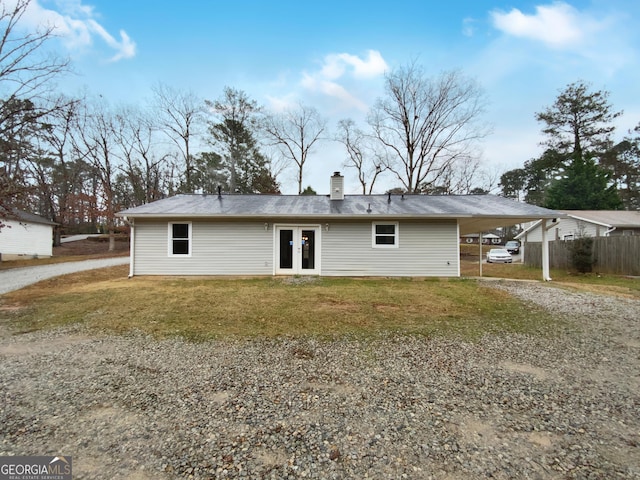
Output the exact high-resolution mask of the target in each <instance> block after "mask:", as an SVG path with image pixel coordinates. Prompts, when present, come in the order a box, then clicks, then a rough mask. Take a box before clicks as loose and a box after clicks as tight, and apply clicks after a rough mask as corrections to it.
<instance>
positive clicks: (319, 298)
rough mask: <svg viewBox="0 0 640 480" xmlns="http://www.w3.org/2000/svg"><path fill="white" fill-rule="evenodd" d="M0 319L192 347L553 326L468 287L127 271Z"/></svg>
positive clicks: (20, 306) (96, 276)
mask: <svg viewBox="0 0 640 480" xmlns="http://www.w3.org/2000/svg"><path fill="white" fill-rule="evenodd" d="M96 272H101V273H96ZM0 320H2V321H4V322H7V323H8V324H9V325H10V326H11V328H12V329H13V330H14V331H16V332H20V331H32V330H39V329H47V328H53V327H56V326H62V325H69V324H75V323H80V324H83V325H86V326H87V327H89V328H90V329H93V330H96V331H106V332H110V333H118V334H124V333H127V332H131V331H141V332H145V333H149V334H152V335H154V336H157V337H167V336H181V337H185V338H188V339H193V340H207V339H212V338H224V337H278V336H292V337H300V336H316V337H327V338H335V337H340V336H345V335H347V336H354V335H355V336H376V335H385V334H389V333H402V334H416V335H427V336H432V335H446V336H459V337H462V338H465V339H469V340H473V339H477V338H479V337H480V336H482V335H484V334H487V333H502V332H504V333H507V332H519V333H533V332H541V331H544V330H546V327H547V326H548V325H549V324H550V323H551V322H553V320H552V319H551V318H549V316H548V315H546V314H544V313H542V312H541V311H540V310H538V309H533V308H532V307H529V306H526V307H523V304H522V303H521V302H519V301H518V300H516V299H514V298H512V297H511V296H509V295H508V294H506V293H505V292H502V291H498V290H494V289H492V288H490V287H489V286H487V285H485V284H483V283H482V282H477V281H475V280H464V279H449V280H447V279H442V280H440V279H435V280H434V279H429V280H428V281H425V280H419V279H348V278H337V279H331V278H312V279H305V278H299V279H296V278H293V279H292V278H257V279H220V278H204V279H202V278H165V277H135V278H133V279H127V278H126V267H113V268H110V269H102V270H97V271H93V272H92V273H79V274H74V275H68V276H65V277H62V279H57V280H55V281H54V280H50V281H46V282H41V283H40V284H38V285H34V286H32V287H29V288H26V289H23V290H20V291H17V292H13V293H10V294H6V295H4V296H3V297H2V303H1V304H0Z"/></svg>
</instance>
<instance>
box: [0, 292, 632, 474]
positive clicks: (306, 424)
mask: <svg viewBox="0 0 640 480" xmlns="http://www.w3.org/2000/svg"><path fill="white" fill-rule="evenodd" d="M491 285H493V287H494V288H501V289H505V290H508V291H510V292H512V293H513V294H514V295H517V296H519V297H521V298H523V299H524V300H525V301H526V302H528V303H530V304H542V305H544V306H545V307H547V308H550V309H551V310H552V311H553V312H554V313H555V314H556V315H557V317H558V318H559V319H565V320H566V321H564V322H559V323H558V325H557V327H554V328H553V329H552V330H553V331H550V332H549V335H548V336H525V335H506V336H487V337H485V338H483V339H482V340H480V341H478V342H477V343H465V342H460V341H455V340H451V339H428V338H417V337H407V336H389V337H388V338H384V339H376V340H357V339H349V338H345V339H342V340H339V341H332V342H321V341H317V340H310V339H278V340H264V339H257V340H250V341H220V342H210V343H203V344H193V343H186V342H182V341H179V340H168V341H155V340H152V339H150V338H147V337H144V336H137V335H131V336H122V337H114V336H100V335H95V334H89V333H88V332H86V331H84V330H83V329H82V327H74V328H67V329H65V330H56V331H50V332H35V333H28V334H24V335H19V336H10V337H8V336H6V337H4V338H1V339H0V359H1V362H0V382H1V392H2V395H3V397H4V398H3V399H2V400H3V401H2V403H1V405H2V410H1V418H0V420H1V426H0V455H20V454H38V455H45V454H49V455H52V454H63V455H72V456H73V462H74V473H75V476H74V478H100V479H102V478H104V479H107V478H109V479H112V478H133V479H162V478H166V479H169V478H186V477H188V478H251V479H254V478H268V479H271V478H273V479H282V478H318V479H328V478H336V479H344V478H358V479H361V478H376V479H387V478H388V479H400V478H409V479H428V478H433V479H457V478H464V479H485V478H497V479H512V478H528V479H547V478H550V479H564V478H579V479H587V478H588V479H611V478H640V435H639V432H640V376H639V374H640V323H639V319H640V302H639V301H637V300H626V299H620V298H613V297H606V296H599V295H595V294H587V293H571V292H568V291H565V290H561V289H559V288H554V287H551V286H549V285H545V284H523V283H518V284H515V283H508V282H494V283H492V284H491Z"/></svg>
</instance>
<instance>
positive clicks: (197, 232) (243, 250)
mask: <svg viewBox="0 0 640 480" xmlns="http://www.w3.org/2000/svg"><path fill="white" fill-rule="evenodd" d="M169 221H170V220H166V221H142V220H139V219H137V220H136V223H135V240H134V248H135V255H134V262H135V263H134V266H133V274H134V275H271V274H272V273H273V230H272V227H270V228H269V230H268V231H266V230H265V229H264V222H222V223H218V222H207V221H192V222H191V223H192V240H191V246H192V251H191V256H189V257H177V256H174V257H170V256H169V254H168V251H169V250H168V223H169Z"/></svg>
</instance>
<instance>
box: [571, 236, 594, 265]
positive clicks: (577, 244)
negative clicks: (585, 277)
mask: <svg viewBox="0 0 640 480" xmlns="http://www.w3.org/2000/svg"><path fill="white" fill-rule="evenodd" d="M569 253H570V254H571V265H573V268H575V269H576V270H577V271H578V272H580V273H589V272H591V271H592V270H593V266H594V265H595V263H596V262H595V259H594V258H593V238H591V237H578V238H576V239H575V240H573V241H572V242H570V246H569Z"/></svg>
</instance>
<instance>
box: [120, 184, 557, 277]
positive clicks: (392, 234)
mask: <svg viewBox="0 0 640 480" xmlns="http://www.w3.org/2000/svg"><path fill="white" fill-rule="evenodd" d="M330 191H331V193H330V195H326V196H324V195H295V196H290V195H225V194H222V195H220V194H218V195H216V194H213V195H212V194H208V195H177V196H174V197H170V198H166V199H163V200H158V201H156V202H153V203H149V204H147V205H142V206H140V207H135V208H131V209H128V210H125V211H123V212H120V213H118V214H117V215H118V216H120V217H124V218H125V219H126V220H127V221H128V222H129V224H130V225H131V227H132V228H131V256H130V275H131V276H133V275H296V274H304V275H323V276H443V277H455V276H459V275H460V245H459V238H460V236H461V235H464V234H468V233H473V232H483V231H488V230H491V229H493V228H496V227H498V226H503V225H508V224H517V223H522V222H526V221H532V220H538V219H552V218H555V217H557V216H558V213H557V212H554V211H552V210H547V209H544V208H541V207H537V206H533V205H528V204H525V203H519V202H516V201H514V200H511V199H507V198H503V197H498V196H493V195H461V196H456V195H446V196H431V195H390V194H389V195H344V178H343V177H342V176H341V175H340V174H339V173H338V172H336V174H334V175H333V176H332V177H331V190H330Z"/></svg>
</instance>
